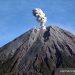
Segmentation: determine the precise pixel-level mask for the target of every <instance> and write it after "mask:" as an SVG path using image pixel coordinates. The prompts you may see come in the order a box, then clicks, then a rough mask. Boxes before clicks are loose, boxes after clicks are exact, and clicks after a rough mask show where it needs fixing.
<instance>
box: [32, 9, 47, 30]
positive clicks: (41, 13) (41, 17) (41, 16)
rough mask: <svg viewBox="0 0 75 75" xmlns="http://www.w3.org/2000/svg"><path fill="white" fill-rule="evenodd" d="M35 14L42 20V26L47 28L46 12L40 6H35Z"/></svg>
mask: <svg viewBox="0 0 75 75" xmlns="http://www.w3.org/2000/svg"><path fill="white" fill-rule="evenodd" d="M33 15H34V16H35V17H36V20H37V21H38V22H40V25H41V28H43V29H46V27H45V23H46V21H47V18H46V17H45V14H44V13H43V11H42V10H41V9H40V8H35V9H34V10H33Z"/></svg>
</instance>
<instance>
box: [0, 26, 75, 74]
mask: <svg viewBox="0 0 75 75" xmlns="http://www.w3.org/2000/svg"><path fill="white" fill-rule="evenodd" d="M56 68H75V36H74V35H73V34H71V33H70V32H68V31H65V30H63V29H61V28H58V27H56V26H49V27H47V29H46V30H40V29H39V28H33V29H32V30H30V31H28V32H26V33H25V34H23V35H21V36H20V37H18V38H16V39H15V40H13V41H11V42H10V43H8V44H6V45H5V46H3V47H2V48H1V49H0V75H52V74H53V72H54V70H55V69H56Z"/></svg>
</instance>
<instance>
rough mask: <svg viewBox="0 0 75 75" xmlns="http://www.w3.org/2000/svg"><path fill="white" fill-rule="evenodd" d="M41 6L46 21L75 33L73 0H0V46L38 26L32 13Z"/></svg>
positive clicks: (74, 2) (74, 6)
mask: <svg viewBox="0 0 75 75" xmlns="http://www.w3.org/2000/svg"><path fill="white" fill-rule="evenodd" d="M36 7H39V8H41V9H42V10H43V11H44V12H45V14H46V16H47V18H48V21H47V23H46V25H47V26H48V25H57V26H59V27H61V28H63V29H66V30H68V31H70V32H71V33H73V34H75V0H0V46H3V45H4V44H6V43H8V42H9V41H11V40H13V39H14V38H16V37H18V36H20V35H21V34H23V33H24V32H26V31H28V30H29V29H31V28H33V27H35V26H39V23H37V22H36V20H35V17H34V16H33V15H32V10H33V8H36Z"/></svg>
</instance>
